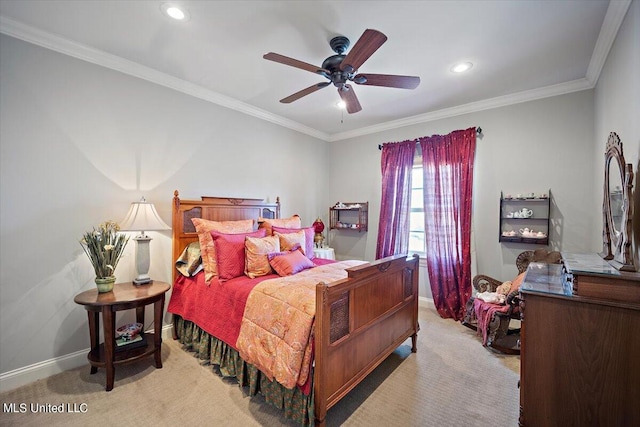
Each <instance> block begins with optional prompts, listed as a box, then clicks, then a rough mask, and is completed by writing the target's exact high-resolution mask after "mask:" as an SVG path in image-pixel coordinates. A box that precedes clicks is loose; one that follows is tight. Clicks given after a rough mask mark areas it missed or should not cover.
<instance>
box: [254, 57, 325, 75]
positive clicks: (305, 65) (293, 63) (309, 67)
mask: <svg viewBox="0 0 640 427" xmlns="http://www.w3.org/2000/svg"><path fill="white" fill-rule="evenodd" d="M263 58H264V59H268V60H269V61H273V62H279V63H280V64H284V65H289V66H291V67H296V68H300V69H302V70H306V71H311V72H312V73H316V74H329V72H328V71H327V70H325V69H323V68H322V67H318V66H316V65H312V64H309V63H306V62H302V61H298V60H297V59H293V58H289V57H288V56H284V55H280V54H279V53H273V52H269V53H266V54H265V55H264V56H263Z"/></svg>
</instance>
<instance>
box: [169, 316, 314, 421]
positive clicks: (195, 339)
mask: <svg viewBox="0 0 640 427" xmlns="http://www.w3.org/2000/svg"><path fill="white" fill-rule="evenodd" d="M173 321H174V322H176V331H177V332H178V337H179V338H178V339H179V341H180V343H181V344H182V345H183V348H184V349H185V350H187V351H190V352H193V353H195V357H197V358H198V359H200V360H201V361H202V363H203V364H208V365H213V366H217V367H219V369H220V374H221V375H222V376H223V377H229V378H235V379H236V380H237V381H238V384H239V385H240V386H241V387H246V388H247V390H246V391H247V392H248V393H249V395H250V396H255V395H256V394H258V393H260V394H261V395H263V396H264V398H265V400H266V401H267V402H268V403H269V404H271V405H273V406H275V407H276V408H278V409H281V410H282V411H283V413H284V416H285V418H288V419H290V420H293V421H295V422H297V423H299V424H301V425H304V426H311V425H313V424H314V421H315V420H314V419H315V416H314V405H313V387H311V390H312V391H311V393H310V394H309V395H308V396H305V395H304V393H302V391H301V390H300V389H299V388H297V387H295V388H293V389H287V388H285V387H283V386H282V385H281V384H279V383H278V382H276V381H271V380H269V378H267V377H266V376H265V375H264V374H263V373H262V372H260V370H258V368H256V367H255V366H253V365H251V364H249V363H246V362H245V361H244V360H242V358H241V357H240V355H239V354H238V352H237V351H236V350H235V349H234V348H232V347H230V346H229V345H227V344H226V343H224V342H223V341H220V340H219V339H217V338H215V337H214V336H212V335H209V334H208V333H207V332H205V331H204V330H202V329H200V328H199V327H198V326H197V325H196V324H195V323H193V322H190V321H187V320H184V319H182V317H180V316H178V315H175V314H174V315H173ZM310 375H312V376H313V372H311V373H310Z"/></svg>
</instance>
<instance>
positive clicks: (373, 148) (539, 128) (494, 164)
mask: <svg viewBox="0 0 640 427" xmlns="http://www.w3.org/2000/svg"><path fill="white" fill-rule="evenodd" d="M474 126H481V127H482V129H483V134H484V136H483V137H482V139H478V140H477V147H476V162H475V168H474V175H475V176H474V190H473V191H474V195H473V196H474V206H473V227H474V230H473V231H474V233H473V234H474V243H475V246H474V248H473V249H474V250H475V253H476V258H477V261H476V264H477V265H475V266H474V267H475V268H476V269H477V271H478V272H481V273H483V274H488V275H491V276H493V277H496V278H504V280H508V279H510V278H512V277H513V276H514V274H515V273H516V272H517V270H516V268H515V257H516V256H517V255H518V254H519V253H520V252H522V251H523V250H526V249H531V248H532V247H533V246H532V245H523V244H517V243H511V244H500V243H499V242H498V227H499V223H498V212H499V203H500V192H501V191H505V193H511V194H517V193H529V192H535V193H546V192H548V190H549V189H551V192H552V194H553V199H552V201H553V203H554V206H553V207H552V212H553V213H552V215H553V217H554V221H555V222H556V223H557V228H556V229H555V230H554V232H553V233H552V235H551V239H552V241H553V247H554V248H558V249H562V250H574V251H575V250H587V251H588V250H594V249H596V248H593V247H590V244H591V242H590V241H589V235H588V233H585V230H590V229H591V228H592V227H595V226H598V227H599V226H600V225H599V223H597V222H595V217H594V214H593V212H590V208H591V207H592V205H593V203H591V200H592V199H593V198H594V197H595V195H594V192H593V188H592V183H593V179H592V177H591V175H592V169H591V165H592V164H593V161H594V160H593V155H594V154H593V149H592V143H591V141H592V139H593V91H591V90H589V91H582V92H577V93H573V94H569V95H563V96H556V97H552V98H547V99H542V100H537V101H532V102H526V103H522V104H516V105H512V106H508V107H502V108H496V109H492V110H486V111H480V112H477V113H473V114H465V115H461V116H457V117H453V118H448V119H444V120H438V121H433V122H429V123H423V124H419V125H414V126H410V127H406V128H403V129H397V130H393V131H387V132H384V133H378V134H375V135H368V136H362V137H358V138H353V139H349V140H344V141H340V142H335V143H332V144H331V146H330V158H331V160H332V161H331V165H330V173H329V176H330V180H329V183H330V184H329V193H330V194H331V195H332V197H333V199H335V200H336V201H338V200H349V201H361V200H362V201H369V203H370V211H369V221H370V224H372V227H370V228H369V232H368V233H367V234H366V235H362V236H359V235H358V236H356V235H355V234H348V233H349V232H348V231H337V232H334V233H333V235H332V246H334V247H335V248H336V252H337V253H338V254H340V256H342V257H347V258H349V257H355V258H365V259H373V258H374V257H375V247H376V239H377V226H376V225H377V224H378V221H379V212H380V192H381V190H380V186H381V178H380V151H379V150H378V144H381V143H385V142H393V141H400V140H404V139H413V138H417V137H420V136H429V135H433V134H446V133H449V132H451V131H453V130H455V129H466V128H469V127H474ZM333 199H332V200H333ZM585 201H589V202H588V203H585ZM421 275H422V277H426V272H424V273H422V274H421ZM421 291H422V293H423V294H424V295H429V294H430V292H429V289H428V288H426V287H423V288H422V289H421Z"/></svg>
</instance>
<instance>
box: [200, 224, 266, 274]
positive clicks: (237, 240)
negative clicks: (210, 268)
mask: <svg viewBox="0 0 640 427" xmlns="http://www.w3.org/2000/svg"><path fill="white" fill-rule="evenodd" d="M265 234H266V231H265V230H258V231H254V232H252V233H238V234H224V233H218V232H217V231H211V238H212V239H213V243H214V244H215V247H216V263H217V265H218V280H220V281H225V280H229V279H233V278H234V277H239V276H242V275H244V262H245V258H244V257H245V255H244V240H245V238H246V237H264V236H265Z"/></svg>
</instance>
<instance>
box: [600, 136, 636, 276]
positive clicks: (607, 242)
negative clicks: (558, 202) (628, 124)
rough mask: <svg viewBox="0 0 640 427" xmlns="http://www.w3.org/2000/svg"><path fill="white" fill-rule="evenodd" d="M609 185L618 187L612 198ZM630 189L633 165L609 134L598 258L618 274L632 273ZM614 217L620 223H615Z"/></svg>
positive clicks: (617, 139)
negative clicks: (619, 218)
mask: <svg viewBox="0 0 640 427" xmlns="http://www.w3.org/2000/svg"><path fill="white" fill-rule="evenodd" d="M613 174H615V175H613ZM617 174H619V175H620V176H619V177H618V176H616V175H617ZM612 175H613V176H612ZM618 178H619V179H618ZM612 182H613V183H615V182H619V183H621V184H622V188H621V189H619V190H618V191H617V192H616V194H615V195H612V191H611V186H610V185H611V183H612ZM632 188H633V165H632V164H631V163H625V161H624V154H623V151H622V142H621V141H620V138H619V137H618V135H617V134H616V133H615V132H611V133H610V134H609V139H608V140H607V147H606V151H605V155H604V198H603V202H602V216H603V227H602V229H603V231H602V242H603V244H602V246H603V248H602V252H601V253H600V256H601V257H602V258H604V259H606V260H607V261H609V263H610V264H611V265H612V266H613V267H615V268H616V269H618V270H621V271H636V268H635V266H634V264H633V254H632V245H631V217H632V213H631V209H632V207H633V203H632V200H631V199H632V194H631V189H632ZM614 207H615V210H614ZM616 216H618V217H621V220H616ZM616 224H618V225H617V227H616Z"/></svg>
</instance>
